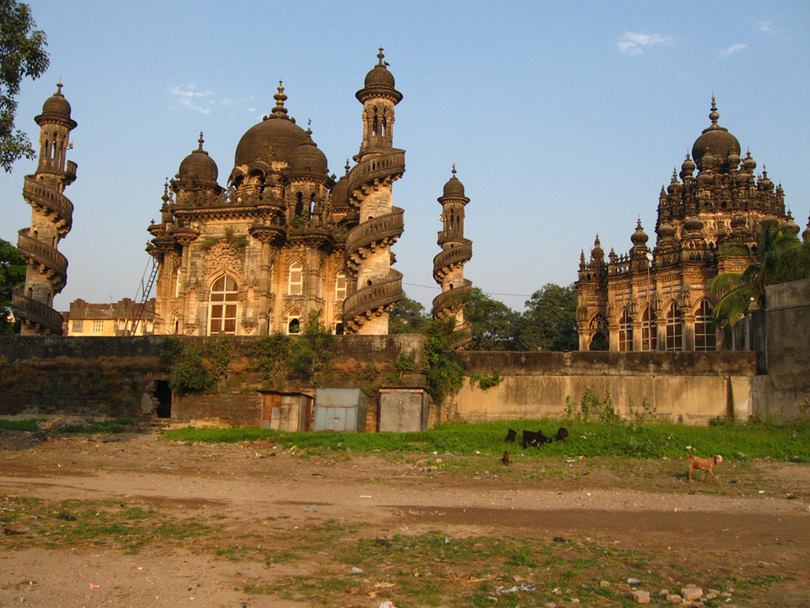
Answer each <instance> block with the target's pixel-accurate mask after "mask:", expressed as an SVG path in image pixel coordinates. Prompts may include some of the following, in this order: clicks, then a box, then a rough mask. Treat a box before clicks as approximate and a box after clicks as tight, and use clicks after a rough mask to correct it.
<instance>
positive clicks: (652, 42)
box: [616, 32, 672, 55]
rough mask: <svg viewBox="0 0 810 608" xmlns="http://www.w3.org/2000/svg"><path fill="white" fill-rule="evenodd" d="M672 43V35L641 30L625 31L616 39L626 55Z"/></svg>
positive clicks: (618, 46) (618, 47)
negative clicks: (640, 31)
mask: <svg viewBox="0 0 810 608" xmlns="http://www.w3.org/2000/svg"><path fill="white" fill-rule="evenodd" d="M670 44H672V38H671V37H670V36H662V35H661V34H641V33H639V32H625V33H624V34H622V36H621V38H619V39H618V40H617V41H616V48H617V49H618V50H619V52H620V53H623V54H625V55H641V54H642V53H644V51H646V50H648V49H651V48H653V47H655V46H667V45H670Z"/></svg>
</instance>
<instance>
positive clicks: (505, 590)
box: [495, 583, 536, 595]
mask: <svg viewBox="0 0 810 608" xmlns="http://www.w3.org/2000/svg"><path fill="white" fill-rule="evenodd" d="M535 589H536V587H535V586H534V585H530V584H529V583H522V584H520V585H514V586H513V587H496V588H495V594H496V595H511V594H513V593H530V592H532V591H534V590H535Z"/></svg>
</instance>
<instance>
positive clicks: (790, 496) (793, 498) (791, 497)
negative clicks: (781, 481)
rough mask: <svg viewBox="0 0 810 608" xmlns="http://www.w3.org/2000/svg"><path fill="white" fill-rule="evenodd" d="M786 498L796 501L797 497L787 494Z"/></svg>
mask: <svg viewBox="0 0 810 608" xmlns="http://www.w3.org/2000/svg"><path fill="white" fill-rule="evenodd" d="M785 498H787V499H788V500H796V495H795V494H791V493H790V492H788V493H787V494H785Z"/></svg>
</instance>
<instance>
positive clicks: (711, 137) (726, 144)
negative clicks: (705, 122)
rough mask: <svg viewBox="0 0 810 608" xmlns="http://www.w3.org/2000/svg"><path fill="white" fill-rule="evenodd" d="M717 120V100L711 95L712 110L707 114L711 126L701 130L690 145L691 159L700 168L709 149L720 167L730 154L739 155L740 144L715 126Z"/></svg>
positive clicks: (724, 130)
mask: <svg viewBox="0 0 810 608" xmlns="http://www.w3.org/2000/svg"><path fill="white" fill-rule="evenodd" d="M719 118H720V113H719V112H718V111H717V100H716V99H715V98H714V95H712V108H711V112H709V119H710V120H711V121H712V124H711V125H709V126H708V127H707V128H705V129H703V132H702V133H701V135H700V137H698V138H697V139H696V140H695V143H694V144H693V145H692V158H694V159H695V162H696V163H697V164H698V165H700V166H701V167H702V166H703V164H702V162H701V161H702V160H703V156H704V154H705V153H706V151H707V150H708V149H709V148H711V149H712V153H713V154H714V155H715V157H716V158H717V159H718V160H719V162H720V164H721V165H722V164H725V162H726V159H727V158H728V157H729V155H730V154H736V155H737V156H739V155H740V142H739V141H737V138H736V137H734V136H733V135H732V134H731V133H729V132H728V129H726V128H725V127H721V126H720V125H719V124H717V120H718V119H719Z"/></svg>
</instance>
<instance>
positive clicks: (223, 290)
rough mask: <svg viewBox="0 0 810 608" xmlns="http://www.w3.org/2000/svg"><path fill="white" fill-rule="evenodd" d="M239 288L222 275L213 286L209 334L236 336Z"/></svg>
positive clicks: (230, 279) (229, 278)
mask: <svg viewBox="0 0 810 608" xmlns="http://www.w3.org/2000/svg"><path fill="white" fill-rule="evenodd" d="M236 297H237V286H236V281H234V280H233V279H232V278H231V277H229V276H228V275H222V276H221V277H219V278H218V279H217V280H216V281H214V284H213V285H211V297H210V304H209V307H210V313H209V316H208V318H209V329H208V334H209V335H211V336H213V335H216V334H229V335H235V334H236V309H237V304H236Z"/></svg>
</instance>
